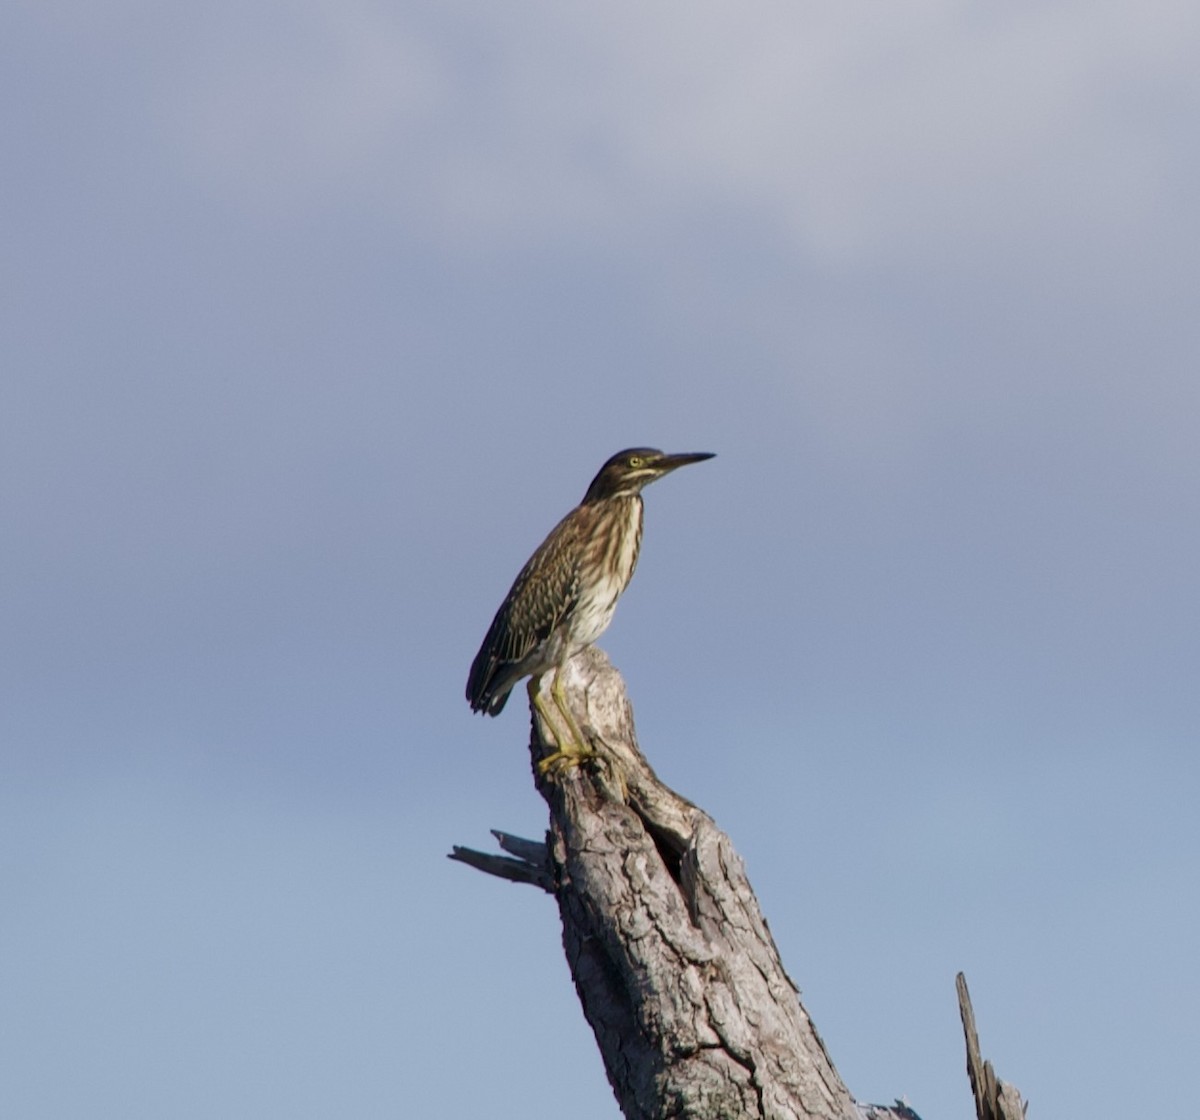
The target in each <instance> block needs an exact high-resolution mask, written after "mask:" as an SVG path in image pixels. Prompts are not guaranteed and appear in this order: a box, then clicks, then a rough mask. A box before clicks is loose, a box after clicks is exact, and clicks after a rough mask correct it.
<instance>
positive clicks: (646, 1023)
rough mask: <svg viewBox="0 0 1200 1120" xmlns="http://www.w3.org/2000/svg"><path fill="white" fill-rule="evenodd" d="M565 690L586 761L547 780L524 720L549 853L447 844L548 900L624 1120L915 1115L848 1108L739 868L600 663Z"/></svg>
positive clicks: (521, 845)
mask: <svg viewBox="0 0 1200 1120" xmlns="http://www.w3.org/2000/svg"><path fill="white" fill-rule="evenodd" d="M565 685H566V693H567V696H568V699H569V702H570V703H571V706H572V711H573V712H574V714H575V716H576V719H577V721H578V723H579V725H580V727H581V728H582V729H583V730H584V732H585V733H586V735H587V737H588V739H589V740H590V743H591V746H592V747H593V748H594V750H595V751H596V756H595V758H594V759H590V760H589V761H588V762H587V763H586V764H584V765H582V766H577V767H574V768H572V769H569V770H566V771H563V772H559V773H557V774H556V775H555V776H554V777H553V779H546V778H544V777H542V776H541V775H540V774H539V773H538V770H537V766H536V763H537V761H538V760H539V759H541V758H542V757H544V756H545V755H547V754H549V753H551V752H552V751H553V749H554V748H553V746H548V745H547V732H546V729H545V728H544V727H542V726H540V723H539V720H538V719H537V717H536V716H535V717H534V727H533V734H532V738H531V743H530V751H531V754H532V758H533V762H534V768H533V769H534V780H535V782H536V784H537V787H538V790H539V792H540V793H541V794H542V796H543V797H544V798H545V799H546V802H547V804H548V805H549V807H550V830H549V832H548V834H547V839H546V842H545V843H544V844H540V843H537V842H534V841H528V840H520V839H518V838H516V837H511V836H508V835H506V834H502V833H496V836H497V839H498V840H499V841H500V845H501V847H502V848H504V849H505V850H506V851H508V852H509V853H511V856H500V855H488V854H484V853H480V852H475V851H471V850H470V849H464V848H456V849H455V850H454V852H453V853H452V858H455V859H459V860H462V861H463V862H465V863H469V864H471V865H472V866H475V867H478V868H479V869H481V870H484V871H487V872H489V873H490V874H494V875H500V876H503V877H505V878H508V879H512V880H515V881H518V882H527V883H532V884H535V885H537V886H540V887H542V888H543V889H544V890H546V891H547V892H549V893H550V894H553V895H554V897H555V899H556V900H557V902H558V907H559V913H560V915H561V918H562V925H563V946H564V948H565V950H566V954H567V961H568V963H569V965H570V969H571V975H572V976H573V978H574V980H575V986H576V989H577V990H578V992H579V998H580V1002H581V1003H582V1005H583V1012H584V1015H585V1016H586V1017H587V1020H588V1022H589V1023H590V1024H591V1027H592V1030H593V1031H594V1032H595V1036H596V1042H597V1044H598V1045H599V1047H600V1053H601V1056H602V1058H603V1060H604V1066H605V1069H606V1071H607V1073H608V1080H609V1083H610V1084H611V1085H612V1088H613V1092H614V1093H615V1094H616V1097H617V1101H618V1103H619V1104H620V1107H621V1111H622V1112H623V1113H624V1115H625V1117H626V1120H667V1118H679V1120H685V1118H686V1120H734V1118H737V1120H743V1118H745V1120H884V1118H885V1117H894V1118H909V1120H917V1118H916V1114H915V1113H913V1112H912V1111H911V1110H909V1109H908V1108H907V1107H906V1106H904V1105H901V1104H897V1105H896V1106H895V1107H892V1108H886V1107H880V1106H872V1105H860V1104H858V1103H856V1102H855V1101H854V1100H853V1098H852V1097H851V1095H850V1093H849V1091H848V1090H847V1089H846V1086H845V1085H844V1084H843V1083H842V1080H841V1078H840V1077H839V1076H838V1073H837V1070H836V1069H834V1066H833V1063H832V1062H831V1061H830V1059H829V1055H828V1054H827V1053H826V1050H825V1045H824V1043H823V1042H822V1041H821V1038H820V1036H819V1035H818V1034H817V1031H816V1028H815V1027H814V1026H813V1024H812V1021H811V1020H810V1019H809V1017H808V1014H807V1013H806V1012H805V1010H804V1007H803V1006H802V1005H801V1003H800V1000H799V998H798V989H797V988H796V986H795V984H794V983H793V982H792V980H791V978H790V977H789V976H788V975H787V973H786V972H785V971H784V968H783V964H782V962H781V961H780V959H779V953H778V950H777V949H776V947H775V942H774V940H773V939H772V937H771V932H770V930H769V929H768V927H767V923H766V920H765V919H764V918H763V916H762V913H761V911H760V910H759V908H758V902H757V900H756V899H755V897H754V892H753V890H752V889H751V887H750V883H749V882H748V880H747V878H746V872H745V868H744V867H743V865H742V861H741V858H740V857H739V856H738V854H737V852H735V851H734V849H733V845H732V844H731V843H730V842H729V838H728V837H727V836H726V835H725V834H724V833H723V832H721V830H720V829H718V828H717V827H716V825H715V824H714V823H713V821H712V820H711V819H710V818H709V817H708V816H707V815H706V814H705V813H704V812H702V811H701V810H700V809H699V808H697V807H696V806H695V805H693V804H692V803H691V802H690V801H687V800H686V799H685V798H682V797H680V796H679V795H678V794H676V793H674V792H673V791H671V790H670V789H668V788H667V787H666V786H664V785H663V784H662V783H661V782H660V781H659V780H658V778H657V777H656V776H655V774H654V771H653V770H652V769H651V768H650V766H649V764H648V763H647V762H646V760H645V758H644V757H643V756H642V753H641V751H640V750H639V749H638V746H637V740H636V738H635V735H634V728H633V712H632V709H631V707H630V704H629V701H628V699H627V698H626V695H625V687H624V682H623V681H622V680H621V677H620V675H619V674H618V673H617V671H616V670H615V669H614V668H613V667H612V665H611V664H610V663H609V661H608V658H607V657H606V656H605V655H604V654H603V653H602V652H601V651H600V650H598V649H596V648H595V647H592V648H590V649H588V650H585V651H584V652H583V653H581V654H579V655H578V656H577V657H575V658H574V659H573V660H572V661H571V662H570V663H569V664H568V666H567V668H566V678H565ZM551 742H552V740H551Z"/></svg>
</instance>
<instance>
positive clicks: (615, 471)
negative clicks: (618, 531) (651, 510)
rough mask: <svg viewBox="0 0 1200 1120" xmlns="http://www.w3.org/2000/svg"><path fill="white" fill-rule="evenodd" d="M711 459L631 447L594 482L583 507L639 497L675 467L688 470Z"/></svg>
mask: <svg viewBox="0 0 1200 1120" xmlns="http://www.w3.org/2000/svg"><path fill="white" fill-rule="evenodd" d="M712 457H713V455H712V452H710V451H689V452H684V453H683V454H679V455H666V454H664V453H663V452H661V451H657V450H655V449H654V448H653V447H630V448H628V449H627V450H625V451H618V452H617V453H616V454H615V455H614V456H613V457H612V458H611V459H609V461H608V462H607V463H605V464H604V466H602V467H601V468H600V472H599V474H597V475H596V477H595V478H593V479H592V484H591V486H589V487H588V491H587V494H585V495H584V498H583V500H584V503H585V504H586V503H588V502H600V501H603V500H604V499H605V498H615V497H617V496H618V495H619V494H637V493H639V492H640V491H641V489H642V487H643V486H648V485H649V484H650V483H651V482H653V481H654V480H655V479H659V478H662V476H663V475H665V474H670V473H671V472H672V471H673V470H675V468H676V467H685V466H687V465H688V463H699V462H702V461H703V460H704V459H711V458H712Z"/></svg>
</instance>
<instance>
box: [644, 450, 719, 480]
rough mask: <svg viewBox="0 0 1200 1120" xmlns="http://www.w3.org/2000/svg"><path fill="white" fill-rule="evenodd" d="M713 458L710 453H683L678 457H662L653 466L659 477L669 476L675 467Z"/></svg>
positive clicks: (712, 454) (712, 453)
mask: <svg viewBox="0 0 1200 1120" xmlns="http://www.w3.org/2000/svg"><path fill="white" fill-rule="evenodd" d="M713 457H714V452H712V451H684V452H682V453H681V454H678V455H664V456H663V457H662V458H661V459H659V461H658V462H657V463H655V464H654V468H655V470H657V471H658V473H659V474H660V475H664V474H670V473H671V471H673V470H674V469H675V468H676V467H686V466H687V465H688V463H702V462H704V460H705V459H712V458H713Z"/></svg>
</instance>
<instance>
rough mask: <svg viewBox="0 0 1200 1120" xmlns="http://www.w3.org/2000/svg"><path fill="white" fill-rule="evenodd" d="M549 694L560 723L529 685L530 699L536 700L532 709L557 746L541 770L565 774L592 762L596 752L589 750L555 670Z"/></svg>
mask: <svg viewBox="0 0 1200 1120" xmlns="http://www.w3.org/2000/svg"><path fill="white" fill-rule="evenodd" d="M550 693H551V695H552V696H553V697H554V706H555V708H557V709H558V713H559V715H560V716H561V717H562V718H561V720H556V719H554V718H552V717H551V714H550V709H549V706H548V705H547V704H546V701H545V699H544V698H543V697H542V694H541V691H540V689H539V688H538V687H537V682H535V681H532V680H531V681H530V682H529V695H530V699H532V700H533V706H534V707H535V708H536V709H537V711H538V714H539V715H540V716H541V717H542V720H543V722H544V723H545V724H546V725H547V726H548V727H549V728H550V729H551V730H552V731H553V732H554V742H555V743H556V745H557V746H558V750H556V751H555V752H554V753H553V754H549V755H547V756H546V757H545V758H543V759H542V760H541V762H539V763H538V770H539V771H540V772H541V773H542V774H548V773H551V772H552V771H556V770H565V769H567V768H568V767H570V766H578V765H579V764H580V763H581V762H583V760H584V759H586V758H590V757H591V756H592V755H594V754H595V753H596V752H595V751H593V750H592V748H591V747H589V746H588V743H587V739H586V738H585V737H584V734H583V732H582V731H581V730H580V728H579V724H578V723H577V722H576V720H575V715H574V713H573V712H572V711H571V708H570V705H569V704H568V703H567V695H566V691H565V689H564V686H563V681H562V677H561V676H560V675H559V672H558V671H557V670H556V671H555V674H554V684H553V685H551V687H550ZM563 722H565V723H566V728H565V730H566V732H567V734H563V732H562V730H560V728H561V727H562V723H563Z"/></svg>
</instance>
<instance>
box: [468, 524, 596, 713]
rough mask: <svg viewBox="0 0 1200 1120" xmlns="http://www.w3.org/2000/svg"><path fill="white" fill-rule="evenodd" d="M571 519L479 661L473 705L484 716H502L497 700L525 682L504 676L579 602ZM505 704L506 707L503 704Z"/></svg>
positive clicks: (555, 533) (515, 593)
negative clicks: (490, 712)
mask: <svg viewBox="0 0 1200 1120" xmlns="http://www.w3.org/2000/svg"><path fill="white" fill-rule="evenodd" d="M573 528H574V526H573V523H572V521H571V518H570V515H568V516H567V517H565V518H563V520H562V521H560V522H559V523H558V525H556V526H555V527H554V529H553V530H552V531H551V533H550V535H549V536H548V537H547V538H546V540H545V541H544V542H543V543H542V546H541V547H540V548H539V549H538V550H537V551H536V552H535V553H534V554H533V555H532V556H531V557H530V558H529V561H528V562H527V563H526V565H525V567H523V568H522V569H521V571H520V573H519V574H518V575H517V578H516V579H515V580H514V581H513V585H512V589H511V590H510V591H509V593H508V595H507V596H506V597H505V599H504V602H503V604H501V606H500V609H499V610H498V611H497V612H496V617H495V618H493V619H492V625H491V627H490V628H489V630H488V632H487V637H486V638H484V639H483V645H482V646H480V647H479V653H478V654H476V655H475V662H474V664H473V665H472V666H471V675H470V678H469V679H468V681H467V699H468V700H469V701H470V702H471V706H472V707H473V708H475V709H476V710H478V709H479V708H482V707H489V708H491V709H492V710H493V711H499V707H497V706H496V704H495V701H494V699H493V697H494V698H495V700H498V699H499V696H498V695H497V694H498V693H500V692H503V693H504V694H507V693H508V690H509V689H510V688H512V686H513V684H515V683H516V680H517V679H519V678H513V679H510V680H507V681H506V680H505V679H504V678H505V677H507V676H508V674H506V673H505V672H504V670H505V669H506V668H511V667H513V666H516V665H518V664H519V663H520V662H522V661H524V660H525V658H526V657H528V656H529V655H530V654H531V653H532V652H533V651H534V650H535V649H536V648H537V647H538V646H539V645H540V644H542V643H543V642H545V641H547V640H548V639H549V637H550V635H551V634H553V633H554V630H555V628H556V627H557V626H558V624H559V623H560V622H561V621H562V620H563V618H564V617H565V616H566V615H567V614H568V613H569V612H570V611H571V610H572V609H573V608H574V606H575V604H576V602H577V601H578V598H579V565H578V555H579V550H578V548H576V547H573V546H574V536H575V534H574V533H573V532H572V529H573ZM501 704H502V701H501Z"/></svg>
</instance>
